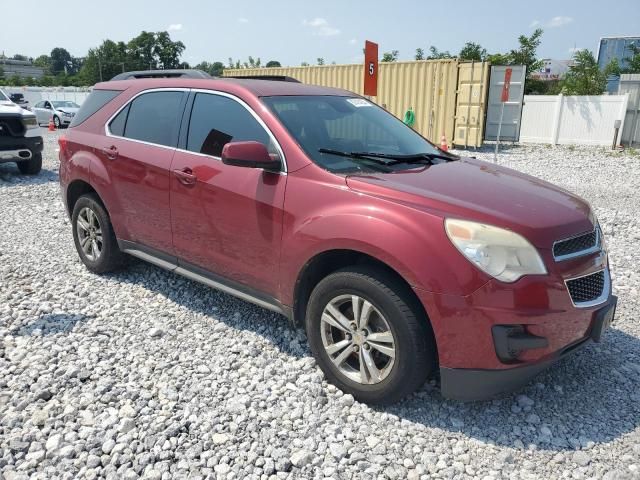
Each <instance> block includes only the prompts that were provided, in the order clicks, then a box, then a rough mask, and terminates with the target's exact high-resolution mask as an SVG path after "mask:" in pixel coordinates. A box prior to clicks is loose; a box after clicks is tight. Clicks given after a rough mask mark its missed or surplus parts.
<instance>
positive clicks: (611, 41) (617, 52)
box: [598, 35, 640, 93]
mask: <svg viewBox="0 0 640 480" xmlns="http://www.w3.org/2000/svg"><path fill="white" fill-rule="evenodd" d="M632 45H635V46H636V47H638V48H640V36H639V35H635V36H620V37H601V38H600V43H599V44H598V66H599V67H600V69H601V70H604V68H605V67H606V66H607V65H608V64H609V62H610V61H611V60H613V59H614V58H615V59H617V60H618V63H619V64H620V68H625V67H627V66H628V62H627V59H628V58H629V57H631V56H632V55H633V53H632V52H631V49H630V47H631V46H632ZM619 80H620V79H619V78H618V77H611V78H609V81H608V83H607V91H608V92H609V93H616V92H617V91H618V83H619Z"/></svg>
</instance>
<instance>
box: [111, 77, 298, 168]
mask: <svg viewBox="0 0 640 480" xmlns="http://www.w3.org/2000/svg"><path fill="white" fill-rule="evenodd" d="M153 92H187V93H190V92H194V93H204V94H209V95H218V96H221V97H227V98H229V99H231V100H235V101H236V102H238V103H239V104H240V105H242V106H243V107H244V108H245V109H246V110H247V111H248V112H249V114H250V115H251V116H252V117H253V118H254V119H255V120H256V121H257V122H258V123H259V124H260V126H261V127H262V128H263V129H264V130H265V131H266V132H267V135H268V136H269V138H270V139H271V141H272V142H273V144H274V145H275V146H276V149H277V150H278V153H279V154H280V158H281V159H282V170H280V171H279V172H278V173H279V174H280V175H287V172H288V167H287V159H286V157H285V155H284V151H283V150H282V147H281V146H280V142H278V140H277V139H276V137H275V135H274V134H273V132H272V131H271V129H270V128H269V127H268V126H267V124H266V123H265V122H264V121H263V120H262V119H261V118H260V116H259V115H258V114H257V113H256V112H255V111H254V110H253V109H252V108H251V107H250V106H249V105H247V103H246V102H245V101H244V100H242V99H241V98H239V97H237V96H236V95H233V94H231V93H227V92H222V91H220V90H213V89H211V90H210V89H206V88H183V87H176V88H171V87H162V88H149V89H147V90H142V91H140V92H138V93H136V94H135V95H134V96H133V97H131V98H130V99H129V101H127V102H126V103H125V104H124V105H122V106H121V107H120V108H119V109H118V110H117V111H116V112H115V113H114V114H113V115H111V116H110V117H109V118H108V119H107V121H106V123H105V124H104V132H105V135H106V136H107V137H112V138H120V139H122V140H128V141H130V142H136V143H141V144H143V145H150V146H154V147H160V148H165V149H169V150H174V151H178V152H184V153H189V154H192V155H199V156H201V157H207V158H212V159H214V160H218V161H222V158H220V157H216V156H214V155H207V154H206V153H200V152H193V151H191V150H186V149H183V148H178V147H169V146H167V145H162V144H159V143H152V142H145V141H144V140H137V139H135V138H128V137H121V136H120V135H114V134H113V133H111V130H110V129H109V124H110V123H111V122H112V121H113V119H114V118H115V117H117V116H118V114H119V113H120V112H121V111H122V110H124V109H125V108H127V106H128V105H130V104H131V102H133V101H134V100H135V99H136V98H138V97H139V96H140V95H144V94H145V93H153ZM194 100H195V99H194ZM192 107H193V105H192ZM187 134H188V132H187Z"/></svg>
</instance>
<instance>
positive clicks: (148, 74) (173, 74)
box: [111, 69, 213, 81]
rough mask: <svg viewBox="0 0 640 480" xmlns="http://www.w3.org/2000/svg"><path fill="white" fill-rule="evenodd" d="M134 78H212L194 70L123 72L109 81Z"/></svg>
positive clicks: (205, 73)
mask: <svg viewBox="0 0 640 480" xmlns="http://www.w3.org/2000/svg"><path fill="white" fill-rule="evenodd" d="M134 78H213V77H212V76H211V75H209V74H208V73H207V72H203V71H202V70H195V69H168V70H138V71H135V72H123V73H120V74H118V75H116V76H115V77H113V78H112V79H111V80H112V81H113V80H131V79H134Z"/></svg>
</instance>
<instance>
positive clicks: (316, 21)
mask: <svg viewBox="0 0 640 480" xmlns="http://www.w3.org/2000/svg"><path fill="white" fill-rule="evenodd" d="M302 24H303V25H305V26H307V27H309V28H311V29H312V30H313V34H314V35H319V36H321V37H331V36H333V35H340V30H338V29H337V28H335V27H332V26H331V25H329V22H327V20H326V19H324V18H320V17H316V18H313V19H311V20H303V21H302Z"/></svg>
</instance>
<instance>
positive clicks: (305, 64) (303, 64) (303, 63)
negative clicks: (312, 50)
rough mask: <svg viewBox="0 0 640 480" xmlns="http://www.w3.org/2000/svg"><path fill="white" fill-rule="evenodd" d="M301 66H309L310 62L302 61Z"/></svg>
mask: <svg viewBox="0 0 640 480" xmlns="http://www.w3.org/2000/svg"><path fill="white" fill-rule="evenodd" d="M300 66H301V67H308V66H309V63H308V62H302V63H300Z"/></svg>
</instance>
